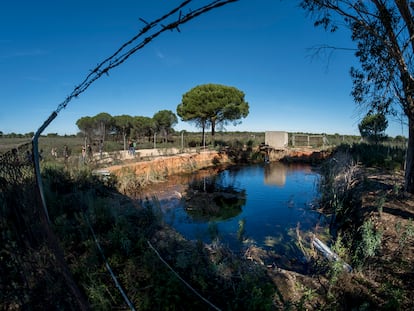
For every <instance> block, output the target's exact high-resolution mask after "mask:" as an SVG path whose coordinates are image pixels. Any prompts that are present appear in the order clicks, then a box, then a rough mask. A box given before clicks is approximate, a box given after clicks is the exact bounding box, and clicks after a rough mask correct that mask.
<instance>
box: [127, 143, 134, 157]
mask: <svg viewBox="0 0 414 311" xmlns="http://www.w3.org/2000/svg"><path fill="white" fill-rule="evenodd" d="M128 153H129V154H130V155H134V153H135V148H134V143H133V142H132V141H131V140H130V141H129V145H128Z"/></svg>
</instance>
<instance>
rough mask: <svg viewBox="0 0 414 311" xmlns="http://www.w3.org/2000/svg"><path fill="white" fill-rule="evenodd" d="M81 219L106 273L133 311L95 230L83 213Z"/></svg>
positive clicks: (133, 310)
mask: <svg viewBox="0 0 414 311" xmlns="http://www.w3.org/2000/svg"><path fill="white" fill-rule="evenodd" d="M83 218H84V219H85V222H86V224H87V225H88V227H89V230H90V232H91V234H92V237H93V240H94V242H95V245H96V248H97V249H98V251H99V253H100V255H101V257H102V260H103V261H104V262H105V267H106V269H107V270H108V273H109V274H110V275H111V278H112V280H113V281H114V283H115V286H116V288H117V289H118V291H119V292H120V293H121V295H122V298H123V299H124V301H125V303H126V304H127V305H128V307H129V309H130V310H132V311H135V307H134V305H133V304H132V302H131V300H130V299H129V298H128V295H127V294H126V293H125V291H124V290H123V288H122V286H121V284H120V283H119V281H118V278H117V277H116V275H115V273H114V272H113V271H112V268H111V266H110V265H109V262H108V260H107V259H106V256H105V254H104V251H103V250H102V247H101V244H100V243H99V240H98V238H97V236H96V234H95V230H93V227H92V225H91V223H90V221H89V217H88V215H86V214H85V212H83Z"/></svg>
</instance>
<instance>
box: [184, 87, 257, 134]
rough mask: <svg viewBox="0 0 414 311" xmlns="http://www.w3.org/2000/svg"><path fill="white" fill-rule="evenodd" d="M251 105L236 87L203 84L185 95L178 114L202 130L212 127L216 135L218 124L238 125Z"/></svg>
mask: <svg viewBox="0 0 414 311" xmlns="http://www.w3.org/2000/svg"><path fill="white" fill-rule="evenodd" d="M248 113H249V104H248V103H247V102H245V100H244V93H243V92H242V91H240V90H238V89H237V88H235V87H230V86H225V85H220V84H203V85H198V86H196V87H194V88H192V89H191V90H190V91H188V92H187V93H185V94H184V95H183V98H182V100H181V103H180V104H179V105H178V106H177V114H178V116H179V117H181V119H182V120H183V121H192V122H194V123H195V124H196V125H198V126H199V127H200V128H202V129H203V132H204V129H205V128H206V126H207V125H210V126H211V135H212V136H214V135H215V129H216V126H217V125H218V124H223V125H225V124H226V123H227V122H233V123H237V121H238V120H240V119H241V118H245V117H247V115H248Z"/></svg>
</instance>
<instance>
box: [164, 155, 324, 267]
mask: <svg viewBox="0 0 414 311" xmlns="http://www.w3.org/2000/svg"><path fill="white" fill-rule="evenodd" d="M318 179H319V174H318V173H317V172H316V171H315V170H313V169H312V168H311V167H310V166H307V165H297V164H295V165H286V164H282V163H263V164H256V165H249V166H238V167H231V168H227V169H224V170H221V171H220V170H219V171H214V172H212V171H204V173H200V174H195V175H191V176H186V177H185V178H182V179H173V180H171V181H170V182H169V184H168V183H167V184H165V185H162V186H161V188H159V190H158V192H157V193H158V196H159V201H160V203H161V204H160V206H161V208H162V210H163V212H164V216H165V222H166V223H168V224H169V225H171V226H172V227H174V228H175V229H176V230H177V231H178V232H180V233H181V234H182V235H183V236H184V237H186V238H187V239H190V240H202V241H204V242H206V243H211V242H212V241H213V240H216V239H218V240H219V241H220V242H221V243H223V244H225V245H227V246H229V247H230V248H231V249H232V250H233V251H234V252H243V251H245V250H246V248H247V247H248V246H250V245H255V246H257V247H260V248H262V249H265V250H267V251H270V252H272V253H273V254H277V255H276V256H275V258H279V259H280V260H279V261H280V262H286V260H285V261H284V260H283V258H285V259H286V258H289V259H290V261H292V260H296V261H301V258H303V253H301V252H300V249H299V248H298V243H297V232H315V233H318V232H322V231H323V230H324V227H326V221H325V218H324V217H323V216H322V215H321V214H320V213H318V212H317V211H316V210H315V204H316V200H317V197H318V189H317V184H318ZM160 189H162V190H160ZM166 193H169V195H166ZM171 193H172V194H173V195H172V196H171ZM163 194H164V195H163ZM298 229H299V230H300V231H298Z"/></svg>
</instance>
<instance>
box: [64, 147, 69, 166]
mask: <svg viewBox="0 0 414 311" xmlns="http://www.w3.org/2000/svg"><path fill="white" fill-rule="evenodd" d="M63 158H64V159H65V162H66V161H67V160H68V159H69V148H68V146H66V145H65V146H63Z"/></svg>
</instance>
